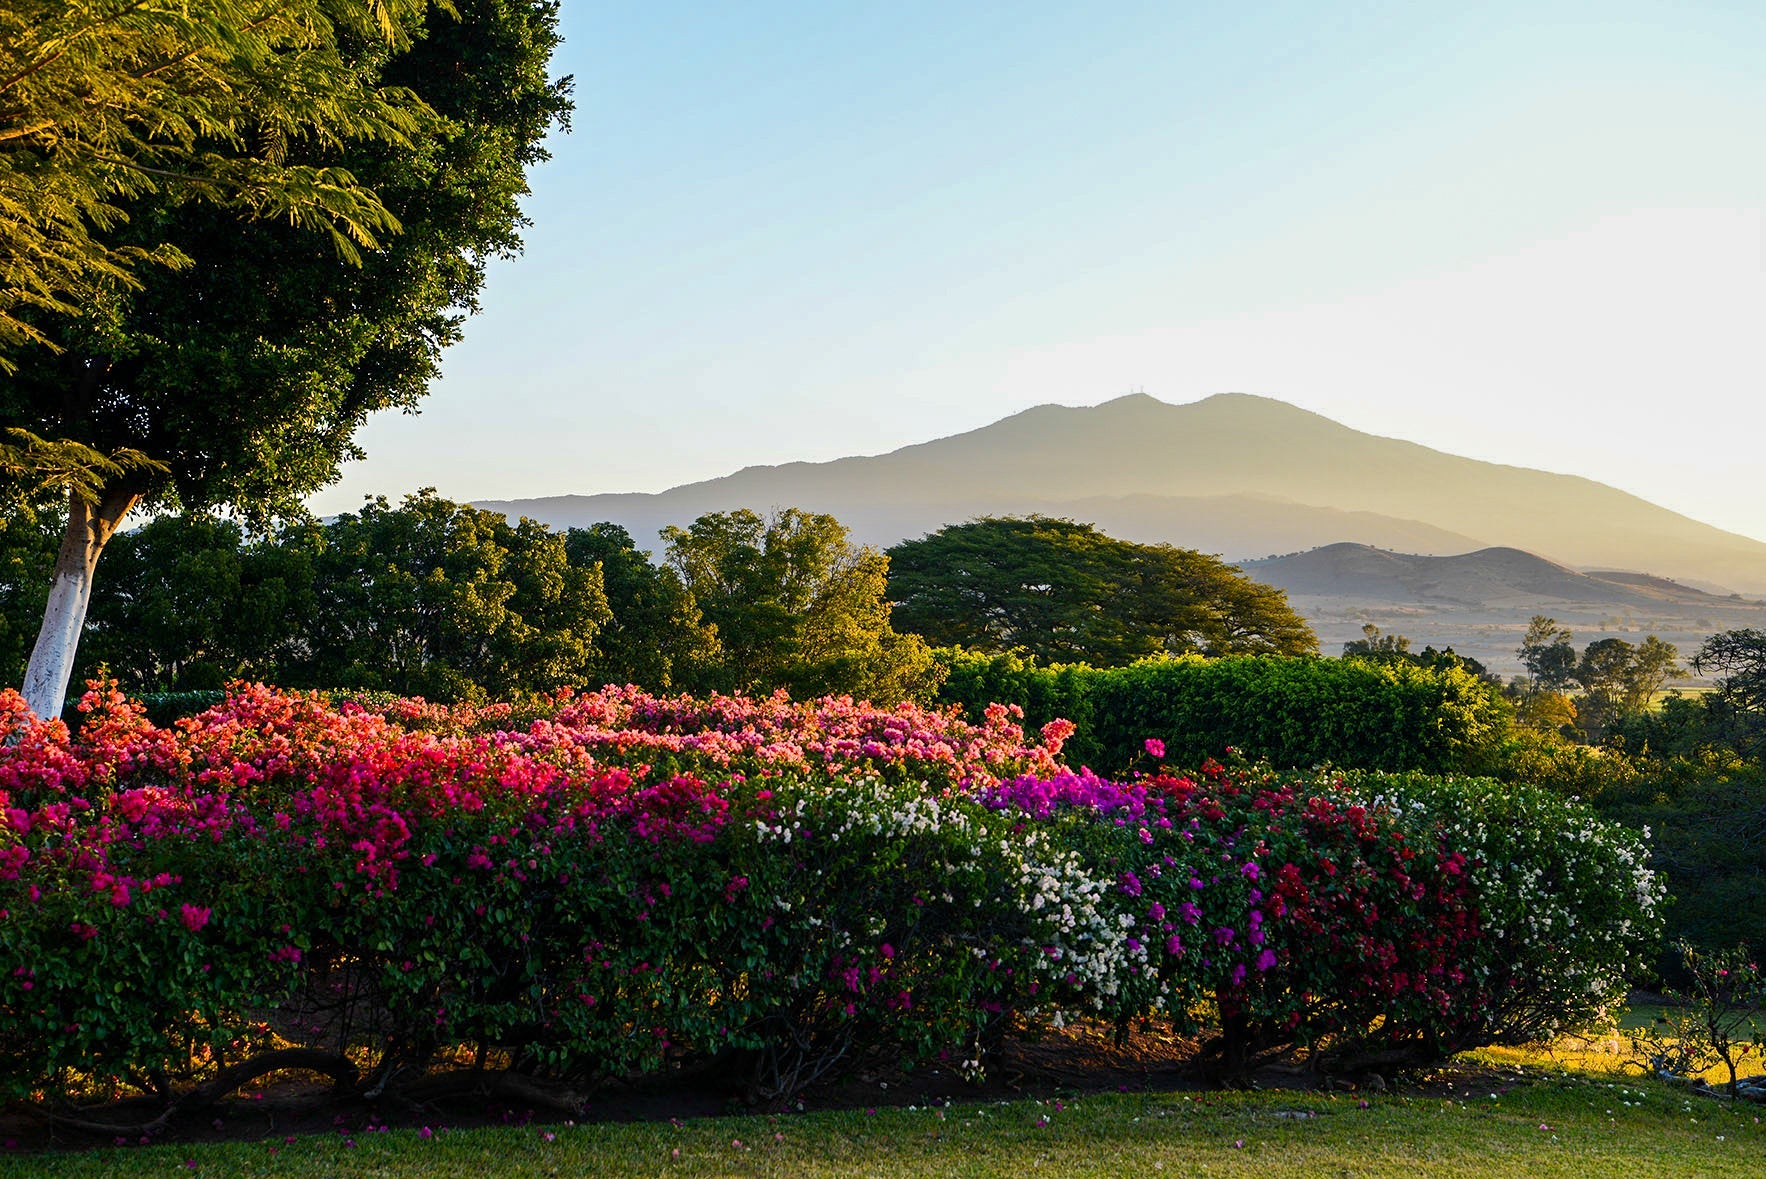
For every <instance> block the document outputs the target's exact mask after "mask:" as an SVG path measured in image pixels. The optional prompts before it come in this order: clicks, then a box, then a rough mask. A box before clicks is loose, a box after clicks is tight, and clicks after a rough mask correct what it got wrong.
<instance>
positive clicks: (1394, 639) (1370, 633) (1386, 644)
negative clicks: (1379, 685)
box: [1343, 622, 1415, 663]
mask: <svg viewBox="0 0 1766 1179" xmlns="http://www.w3.org/2000/svg"><path fill="white" fill-rule="evenodd" d="M1343 658H1345V659H1366V660H1369V661H1370V662H1375V663H1381V662H1404V663H1411V662H1414V661H1415V657H1414V656H1413V655H1411V653H1410V640H1409V639H1407V638H1405V637H1404V636H1403V635H1398V634H1381V633H1380V628H1379V627H1377V626H1375V625H1374V624H1373V623H1371V622H1364V623H1362V625H1361V637H1360V638H1359V639H1353V640H1351V641H1350V642H1347V643H1344V644H1343Z"/></svg>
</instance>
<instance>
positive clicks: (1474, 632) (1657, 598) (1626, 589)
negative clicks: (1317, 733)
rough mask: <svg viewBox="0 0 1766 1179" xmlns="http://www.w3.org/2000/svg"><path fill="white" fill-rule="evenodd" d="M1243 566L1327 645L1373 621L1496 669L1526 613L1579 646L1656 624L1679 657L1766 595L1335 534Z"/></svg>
mask: <svg viewBox="0 0 1766 1179" xmlns="http://www.w3.org/2000/svg"><path fill="white" fill-rule="evenodd" d="M1241 568H1242V569H1243V570H1244V571H1245V574H1246V575H1247V576H1249V577H1251V578H1253V579H1255V580H1257V581H1260V582H1263V583H1264V584H1266V585H1273V586H1275V587H1276V588H1278V589H1282V590H1285V591H1287V594H1288V601H1289V603H1290V604H1291V605H1292V606H1293V607H1294V608H1295V609H1296V610H1297V611H1299V612H1300V613H1301V614H1302V615H1304V616H1305V618H1306V620H1307V621H1308V622H1309V623H1311V624H1312V628H1313V630H1314V631H1315V632H1316V633H1317V634H1318V637H1319V649H1320V650H1321V651H1323V652H1324V653H1325V654H1336V653H1337V652H1339V651H1341V650H1342V645H1343V644H1344V643H1347V642H1349V641H1351V640H1353V639H1359V638H1361V637H1362V636H1361V628H1362V626H1363V624H1365V623H1368V622H1372V623H1373V624H1375V625H1376V626H1378V627H1379V628H1380V629H1381V630H1383V631H1385V632H1387V633H1391V634H1402V635H1404V636H1405V637H1406V638H1409V639H1410V640H1411V648H1412V649H1413V650H1421V649H1422V648H1423V647H1425V646H1434V647H1437V648H1444V647H1452V648H1453V649H1454V650H1455V651H1457V652H1458V653H1459V654H1461V655H1469V656H1471V657H1472V658H1474V659H1477V660H1479V661H1480V662H1482V663H1484V664H1485V665H1487V666H1488V667H1489V668H1490V669H1491V670H1492V671H1495V672H1498V673H1500V674H1503V675H1514V674H1515V673H1516V672H1518V671H1519V670H1520V661H1519V660H1518V659H1517V658H1516V656H1515V649H1516V648H1517V647H1519V646H1520V642H1521V635H1522V634H1523V633H1524V632H1525V631H1526V627H1527V621H1528V620H1529V619H1530V618H1531V617H1532V616H1533V615H1535V614H1545V615H1549V616H1550V617H1552V618H1555V619H1557V621H1558V622H1559V623H1561V624H1563V625H1565V626H1567V627H1569V628H1570V629H1571V630H1572V631H1573V632H1574V633H1575V639H1576V645H1577V646H1578V647H1582V646H1586V645H1587V644H1588V643H1589V642H1590V641H1592V640H1594V639H1598V638H1624V639H1626V640H1627V641H1629V642H1633V643H1635V642H1638V641H1640V640H1641V639H1642V638H1643V637H1644V636H1645V635H1648V634H1653V635H1656V636H1657V637H1658V638H1660V639H1662V640H1663V641H1664V642H1670V643H1673V644H1675V645H1676V646H1677V647H1679V648H1680V651H1681V654H1682V655H1683V656H1690V655H1691V654H1692V653H1693V652H1694V651H1695V650H1697V649H1698V646H1699V644H1700V643H1701V642H1703V641H1704V639H1705V637H1706V636H1708V635H1710V634H1712V633H1714V632H1716V631H1719V630H1728V629H1732V628H1738V627H1762V626H1766V603H1761V602H1757V601H1750V600H1746V599H1742V598H1741V597H1739V596H1719V595H1717V594H1711V593H1707V592H1705V591H1704V590H1701V589H1697V588H1695V587H1692V586H1688V585H1682V584H1680V583H1678V582H1674V581H1669V580H1667V579H1666V578H1659V577H1649V576H1645V575H1642V574H1634V573H1625V572H1595V573H1583V572H1578V571H1577V570H1574V569H1571V568H1568V567H1567V566H1564V565H1560V564H1558V563H1557V562H1555V561H1548V560H1546V559H1545V558H1544V557H1539V556H1535V555H1534V554H1532V553H1527V552H1522V551H1521V550H1519V549H1513V548H1487V549H1481V550H1479V551H1477V552H1470V553H1461V554H1458V555H1455V556H1446V557H1438V556H1423V555H1417V554H1409V553H1392V552H1386V551H1383V550H1380V549H1376V548H1371V547H1369V546H1367V545H1360V544H1333V545H1325V546H1323V547H1321V548H1316V549H1311V550H1309V551H1307V552H1303V553H1292V554H1289V555H1287V556H1283V557H1271V558H1266V559H1264V560H1259V561H1246V562H1244V563H1242V565H1241Z"/></svg>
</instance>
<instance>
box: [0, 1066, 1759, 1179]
mask: <svg viewBox="0 0 1766 1179" xmlns="http://www.w3.org/2000/svg"><path fill="white" fill-rule="evenodd" d="M1483 1084H1485V1085H1489V1084H1491V1082H1488V1081H1485V1082H1483ZM1503 1089H1506V1090H1507V1091H1501V1090H1503ZM1498 1090H1499V1094H1500V1095H1497V1094H1493V1093H1492V1092H1489V1091H1478V1092H1461V1093H1456V1094H1455V1095H1454V1097H1453V1099H1447V1098H1445V1097H1442V1096H1435V1097H1419V1096H1403V1095H1394V1096H1379V1095H1376V1096H1373V1097H1371V1098H1369V1099H1368V1100H1367V1102H1366V1104H1365V1105H1364V1104H1363V1102H1362V1101H1361V1099H1359V1098H1357V1097H1356V1096H1354V1095H1344V1094H1338V1095H1327V1094H1318V1093H1297V1092H1283V1091H1267V1092H1256V1093H1194V1092H1192V1093H1151V1094H1147V1093H1135V1094H1119V1093H1112V1094H1106V1095H1096V1096H1090V1097H1083V1098H1080V1099H1077V1100H1071V1099H1069V1100H1065V1101H1062V1102H1059V1103H1057V1102H1055V1101H1052V1100H1051V1101H1044V1102H1036V1101H1020V1102H1014V1103H1011V1104H997V1105H979V1106H963V1105H953V1106H950V1107H949V1108H948V1109H944V1110H938V1109H878V1110H876V1111H875V1112H874V1113H872V1112H868V1111H853V1112H837V1113H812V1114H800V1115H787V1116H784V1117H774V1118H765V1117H750V1118H710V1119H704V1120H699V1121H692V1122H686V1123H683V1124H682V1125H679V1126H673V1125H669V1124H667V1123H645V1124H602V1125H582V1126H567V1125H553V1126H528V1127H522V1128H518V1129H508V1128H495V1129H484V1130H473V1131H459V1132H454V1131H442V1132H440V1133H437V1134H435V1135H434V1136H433V1137H430V1138H427V1139H425V1138H420V1137H419V1136H418V1134H417V1133H415V1132H412V1131H408V1130H407V1131H394V1132H383V1133H368V1134H359V1135H357V1136H356V1137H354V1138H353V1139H348V1140H346V1139H345V1138H344V1137H343V1136H342V1135H324V1136H314V1137H307V1138H298V1139H295V1140H294V1141H293V1142H286V1141H283V1140H275V1141H273V1142H251V1143H243V1142H242V1143H217V1144H204V1145H200V1146H178V1145H164V1146H152V1147H142V1148H135V1149H108V1148H107V1149H102V1150H95V1151H91V1152H89V1153H85V1154H69V1155H59V1156H45V1155H36V1156H29V1157H21V1156H17V1155H14V1156H11V1157H7V1156H3V1155H0V1176H12V1175H18V1176H24V1175H31V1176H37V1175H43V1176H58V1175H66V1176H107V1177H108V1176H132V1175H167V1174H172V1173H186V1174H187V1173H189V1164H191V1163H194V1169H195V1171H196V1172H197V1173H200V1174H211V1175H241V1176H248V1175H279V1176H327V1177H329V1176H335V1175H363V1176H380V1175H387V1176H392V1175H410V1176H460V1177H462V1179H488V1177H491V1176H516V1175H572V1176H574V1175H596V1176H602V1175H646V1176H650V1175H653V1176H675V1175H680V1176H711V1175H777V1176H793V1177H795V1176H816V1175H827V1176H847V1175H877V1176H895V1175H928V1176H930V1175H961V1176H971V1175H973V1176H981V1175H999V1176H1023V1175H1033V1174H1047V1175H1079V1176H1100V1177H1101V1176H1110V1177H1116V1176H1124V1175H1133V1176H1143V1175H1161V1174H1169V1175H1185V1176H1187V1175H1220V1176H1227V1175H1245V1176H1259V1177H1267V1176H1283V1175H1293V1176H1369V1177H1376V1176H1392V1177H1394V1179H1400V1177H1402V1179H1413V1177H1414V1176H1419V1175H1442V1176H1456V1177H1457V1176H1517V1177H1520V1176H1525V1177H1528V1179H1534V1177H1538V1179H1549V1177H1552V1176H1564V1177H1566V1179H1597V1177H1599V1176H1604V1175H1623V1176H1625V1177H1626V1179H1645V1177H1647V1176H1658V1175H1659V1176H1664V1177H1669V1176H1672V1177H1674V1179H1685V1177H1687V1176H1700V1175H1713V1176H1715V1175H1744V1174H1751V1173H1754V1172H1755V1171H1757V1170H1758V1167H1759V1164H1760V1158H1761V1152H1762V1149H1763V1148H1766V1132H1763V1131H1762V1128H1761V1126H1760V1123H1759V1114H1760V1113H1762V1112H1766V1110H1763V1109H1762V1107H1759V1106H1752V1105H1747V1104H1745V1103H1744V1104H1742V1105H1741V1106H1740V1107H1738V1108H1731V1107H1730V1106H1728V1105H1727V1104H1725V1103H1721V1102H1717V1101H1713V1100H1710V1099H1708V1098H1698V1097H1689V1096H1686V1095H1684V1094H1681V1093H1678V1092H1676V1091H1673V1090H1671V1089H1669V1088H1667V1087H1666V1086H1662V1085H1657V1084H1654V1083H1646V1082H1641V1081H1636V1080H1627V1079H1624V1078H1619V1077H1614V1076H1610V1075H1609V1076H1602V1075H1598V1074H1577V1073H1563V1072H1552V1071H1550V1070H1545V1069H1530V1070H1527V1079H1526V1080H1524V1081H1522V1082H1521V1083H1520V1084H1517V1085H1513V1086H1512V1088H1511V1087H1509V1086H1508V1084H1507V1083H1503V1084H1502V1085H1499V1086H1498Z"/></svg>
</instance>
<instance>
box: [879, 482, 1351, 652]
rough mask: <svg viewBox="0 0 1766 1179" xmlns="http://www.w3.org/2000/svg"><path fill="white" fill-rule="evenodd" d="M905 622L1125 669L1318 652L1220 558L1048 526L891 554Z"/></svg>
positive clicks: (1267, 595) (937, 539)
mask: <svg viewBox="0 0 1766 1179" xmlns="http://www.w3.org/2000/svg"><path fill="white" fill-rule="evenodd" d="M889 558H890V579H889V594H890V597H892V598H893V599H894V600H895V602H896V614H895V621H896V623H897V625H899V626H900V627H901V629H903V630H907V631H913V632H915V633H917V634H920V635H923V636H925V638H926V639H927V640H928V641H929V642H931V643H934V644H936V645H939V646H962V647H967V648H969V649H971V650H975V651H983V652H1005V651H1011V650H1023V651H1027V652H1029V653H1031V654H1033V655H1035V656H1036V657H1037V658H1038V659H1040V660H1042V661H1044V662H1049V663H1073V662H1085V663H1091V664H1094V665H1097V666H1105V667H1108V666H1120V665H1122V664H1126V663H1131V662H1133V661H1134V660H1136V659H1141V658H1146V657H1148V656H1152V655H1159V654H1184V653H1194V652H1199V653H1202V654H1207V655H1224V654H1239V653H1259V652H1273V653H1279V654H1300V653H1305V652H1311V651H1314V650H1316V649H1317V640H1316V639H1315V638H1314V637H1313V634H1312V631H1311V630H1310V629H1309V628H1308V627H1307V625H1306V623H1305V621H1304V620H1303V619H1301V618H1300V617H1299V616H1298V615H1296V614H1295V613H1294V612H1293V610H1292V609H1291V608H1289V606H1288V604H1287V597H1286V595H1285V594H1283V593H1282V592H1281V591H1280V590H1275V589H1271V588H1270V587H1268V586H1264V585H1259V584H1258V583H1256V582H1253V581H1251V580H1250V579H1248V578H1246V577H1244V576H1242V575H1241V574H1240V573H1239V571H1238V570H1237V569H1236V568H1234V567H1233V566H1230V565H1227V564H1224V563H1222V562H1221V561H1219V560H1217V559H1216V558H1214V557H1209V556H1205V555H1204V554H1201V553H1197V552H1193V551H1191V550H1189V549H1180V548H1176V547H1174V546H1172V545H1142V544H1133V543H1130V542H1128V541H1123V540H1117V539H1115V538H1114V537H1110V536H1107V535H1105V534H1104V533H1102V532H1100V531H1098V530H1097V529H1096V528H1095V527H1093V526H1092V525H1090V524H1080V523H1076V522H1074V521H1072V520H1061V519H1053V518H1050V517H1047V516H1028V517H984V518H982V519H978V520H971V521H969V522H968V523H966V524H952V525H948V526H946V527H944V528H941V529H939V530H938V531H937V532H935V533H932V534H930V535H928V536H925V537H922V538H920V539H919V540H911V541H904V542H902V543H901V544H898V545H896V546H895V547H894V548H892V549H890V550H889Z"/></svg>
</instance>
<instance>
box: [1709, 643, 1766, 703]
mask: <svg viewBox="0 0 1766 1179" xmlns="http://www.w3.org/2000/svg"><path fill="white" fill-rule="evenodd" d="M1692 668H1693V670H1694V671H1696V672H1698V673H1699V674H1701V675H1702V674H1704V673H1705V672H1707V671H1714V672H1717V673H1719V675H1720V676H1721V677H1722V678H1721V679H1720V680H1719V681H1718V685H1717V690H1718V691H1719V692H1720V693H1721V694H1722V695H1723V697H1724V699H1725V700H1727V701H1728V702H1730V703H1731V704H1733V705H1734V706H1735V707H1736V708H1739V709H1744V710H1747V711H1751V712H1766V631H1763V630H1756V629H1754V628H1751V627H1749V628H1745V629H1742V630H1726V631H1724V632H1722V633H1721V634H1715V635H1712V636H1711V637H1710V638H1708V639H1706V640H1705V642H1704V645H1703V646H1701V647H1700V648H1699V649H1698V653H1697V654H1696V655H1694V656H1693V657H1692Z"/></svg>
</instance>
